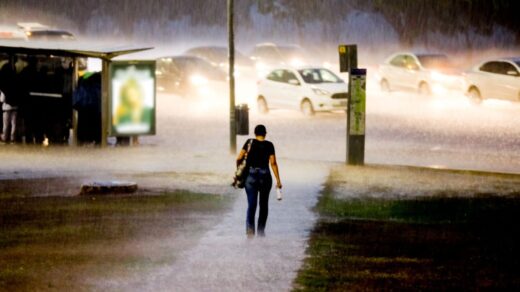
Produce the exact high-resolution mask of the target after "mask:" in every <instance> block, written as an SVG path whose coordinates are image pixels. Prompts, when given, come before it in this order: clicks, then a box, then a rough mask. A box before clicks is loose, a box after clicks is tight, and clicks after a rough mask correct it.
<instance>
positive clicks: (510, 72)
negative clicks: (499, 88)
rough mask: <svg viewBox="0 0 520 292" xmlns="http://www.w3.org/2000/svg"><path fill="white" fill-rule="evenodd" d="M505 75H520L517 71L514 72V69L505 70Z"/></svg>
mask: <svg viewBox="0 0 520 292" xmlns="http://www.w3.org/2000/svg"><path fill="white" fill-rule="evenodd" d="M507 75H509V76H515V77H518V76H520V75H518V72H516V71H507Z"/></svg>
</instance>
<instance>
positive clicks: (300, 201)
mask: <svg viewBox="0 0 520 292" xmlns="http://www.w3.org/2000/svg"><path fill="white" fill-rule="evenodd" d="M280 166H281V169H282V171H283V172H282V173H283V179H284V181H283V183H284V198H283V200H282V201H277V200H276V195H275V192H274V190H273V192H271V196H270V210H269V218H268V222H267V228H266V236H265V237H255V238H247V237H246V234H245V213H246V208H247V202H246V198H245V193H244V191H243V190H238V191H236V192H237V195H238V199H237V200H236V202H235V204H234V206H233V209H232V211H231V212H230V213H228V214H227V215H226V216H225V217H224V218H223V219H222V221H221V222H220V223H219V224H218V225H217V226H216V227H215V228H213V229H212V230H210V231H209V232H207V233H206V234H205V235H204V236H203V237H202V238H201V239H200V240H199V241H198V243H196V244H195V245H194V246H193V248H191V249H187V250H185V251H184V252H182V253H181V255H180V256H179V257H178V258H177V259H176V260H175V261H174V262H172V263H171V264H170V265H167V266H166V267H164V268H161V269H158V270H155V271H150V272H149V273H145V274H139V275H136V277H135V278H133V279H109V280H106V281H102V282H100V283H98V284H99V286H98V287H99V288H100V289H101V290H116V291H120V290H125V291H288V290H290V289H291V285H292V281H293V279H294V277H295V276H296V272H297V270H298V268H299V267H300V264H301V261H302V260H303V258H304V255H305V248H306V241H307V238H308V235H309V232H310V231H311V229H312V227H313V224H314V222H315V220H316V216H315V214H314V213H313V212H312V210H311V209H312V207H313V206H314V205H315V203H316V200H317V197H318V194H319V192H320V190H321V187H322V184H323V183H324V182H325V179H326V177H327V176H328V173H329V165H328V164H316V163H308V162H307V163H306V162H298V161H280Z"/></svg>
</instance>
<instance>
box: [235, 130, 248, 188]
mask: <svg viewBox="0 0 520 292" xmlns="http://www.w3.org/2000/svg"><path fill="white" fill-rule="evenodd" d="M251 144H253V139H250V140H249V143H248V144H247V151H246V154H245V155H244V158H242V160H241V161H240V162H239V163H238V165H237V170H236V171H235V176H234V177H233V183H232V184H231V185H232V186H233V187H235V188H239V189H243V188H244V187H245V185H246V178H247V176H248V175H249V168H248V167H247V155H248V154H249V151H250V150H251Z"/></svg>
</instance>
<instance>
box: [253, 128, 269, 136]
mask: <svg viewBox="0 0 520 292" xmlns="http://www.w3.org/2000/svg"><path fill="white" fill-rule="evenodd" d="M265 134H267V130H266V129H265V126H264V125H258V126H256V127H255V135H256V136H265Z"/></svg>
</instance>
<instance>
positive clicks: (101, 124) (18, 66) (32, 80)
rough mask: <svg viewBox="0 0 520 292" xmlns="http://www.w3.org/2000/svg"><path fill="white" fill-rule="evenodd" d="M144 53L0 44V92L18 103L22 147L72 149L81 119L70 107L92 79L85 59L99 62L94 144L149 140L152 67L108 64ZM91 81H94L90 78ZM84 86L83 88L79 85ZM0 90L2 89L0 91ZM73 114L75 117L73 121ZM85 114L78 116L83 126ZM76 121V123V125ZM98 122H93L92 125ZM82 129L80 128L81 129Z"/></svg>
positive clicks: (83, 45)
mask: <svg viewBox="0 0 520 292" xmlns="http://www.w3.org/2000/svg"><path fill="white" fill-rule="evenodd" d="M149 49H151V48H147V47H136V46H118V47H107V46H104V45H97V44H93V43H82V42H76V41H75V42H32V41H31V42H28V41H11V40H9V41H2V40H0V89H1V90H2V91H9V92H8V94H11V95H17V96H18V97H20V98H21V100H22V102H21V103H20V111H21V119H22V124H23V125H24V127H23V129H21V132H22V133H21V135H24V136H23V138H24V141H25V142H29V143H40V142H41V141H40V140H41V139H44V138H45V139H49V140H51V141H50V142H51V143H56V144H65V143H70V144H72V145H77V144H78V124H81V118H82V113H81V111H80V110H78V108H77V107H76V106H75V104H74V103H75V102H76V104H80V103H78V102H77V98H78V96H80V97H81V96H82V94H83V97H85V94H86V98H87V99H88V98H91V97H92V96H88V95H89V93H88V91H86V93H85V92H83V91H82V90H83V88H82V84H83V83H82V80H83V79H87V77H89V76H90V75H91V74H92V73H89V72H87V73H85V72H83V71H84V70H85V69H86V68H85V67H84V66H82V64H85V61H86V60H87V58H97V59H100V60H101V62H102V70H101V72H99V73H96V74H97V75H98V76H97V78H98V79H97V80H98V81H97V82H98V84H99V83H100V86H98V88H100V89H101V90H98V92H99V98H98V99H97V101H95V102H96V103H98V105H97V106H98V107H99V110H98V112H99V114H98V115H97V116H96V117H95V120H96V123H89V124H88V125H86V127H90V128H91V129H93V130H94V131H98V130H99V131H100V139H99V143H100V145H101V146H106V145H107V138H108V137H109V136H114V137H133V136H138V135H153V134H155V62H154V61H142V60H141V61H140V60H126V61H115V60H113V59H114V58H116V57H118V56H122V55H126V54H130V53H135V52H140V51H145V50H149ZM91 80H95V78H92V79H91ZM85 84H86V82H85ZM2 87H4V89H3V88H2ZM78 114H79V116H78ZM89 115H90V114H89V112H88V111H85V112H84V113H83V118H87V119H84V120H88V118H92V117H93V116H94V114H92V116H90V117H89ZM78 117H79V121H80V122H79V123H78ZM98 119H99V120H98ZM84 126H85V125H84Z"/></svg>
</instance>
